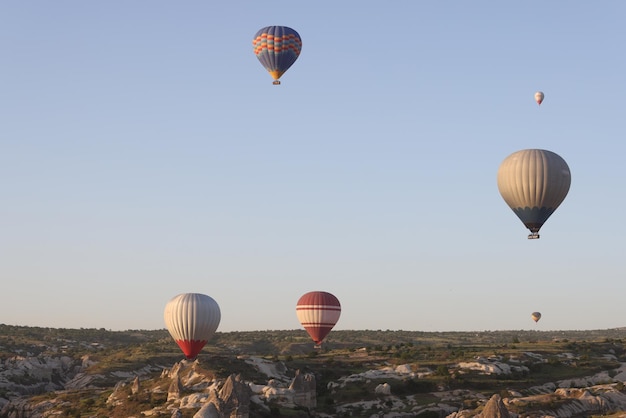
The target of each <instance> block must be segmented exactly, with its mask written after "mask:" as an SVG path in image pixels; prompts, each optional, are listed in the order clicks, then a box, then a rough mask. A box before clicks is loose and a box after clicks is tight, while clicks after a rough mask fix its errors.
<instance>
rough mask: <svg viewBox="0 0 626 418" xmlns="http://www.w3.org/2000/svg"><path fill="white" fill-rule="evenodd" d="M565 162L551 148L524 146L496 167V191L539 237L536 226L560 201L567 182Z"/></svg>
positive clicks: (569, 179) (539, 226) (569, 180)
mask: <svg viewBox="0 0 626 418" xmlns="http://www.w3.org/2000/svg"><path fill="white" fill-rule="evenodd" d="M571 178H572V176H571V174H570V170H569V167H568V166H567V163H566V162H565V160H563V158H561V157H560V156H559V155H557V154H555V153H553V152H552V151H546V150H542V149H526V150H521V151H517V152H514V153H513V154H511V155H509V156H508V157H506V158H505V159H504V161H503V162H502V164H501V165H500V168H499V169H498V190H499V191H500V194H501V195H502V198H503V199H504V201H505V202H506V203H507V204H508V205H509V207H510V208H511V209H512V210H513V212H515V214H516V215H517V217H518V218H519V219H520V220H521V221H522V222H523V223H524V225H525V226H526V228H528V229H529V230H530V232H531V234H530V235H529V236H528V238H529V239H532V238H539V229H540V228H541V227H542V225H543V224H544V222H546V221H547V220H548V218H549V217H550V215H552V214H553V213H554V211H555V210H556V208H558V207H559V205H560V204H561V203H562V202H563V200H564V199H565V196H567V192H568V191H569V187H570V184H571Z"/></svg>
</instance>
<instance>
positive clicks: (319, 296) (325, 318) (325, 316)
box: [296, 292, 341, 345]
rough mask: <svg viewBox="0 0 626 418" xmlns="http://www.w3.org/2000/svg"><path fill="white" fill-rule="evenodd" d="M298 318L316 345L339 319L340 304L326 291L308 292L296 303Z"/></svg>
mask: <svg viewBox="0 0 626 418" xmlns="http://www.w3.org/2000/svg"><path fill="white" fill-rule="evenodd" d="M296 315H297V316H298V320H299V321H300V323H301V324H302V326H303V327H304V329H305V330H306V332H308V333H309V335H310V336H311V338H312V339H313V341H314V342H315V344H316V345H320V344H321V343H322V341H323V340H324V338H326V336H327V335H328V333H329V332H330V330H331V329H333V327H334V326H335V324H336V323H337V321H339V315H341V304H340V303H339V300H338V299H337V298H336V297H335V296H334V295H332V294H330V293H328V292H309V293H305V294H304V295H302V297H300V299H299V300H298V303H297V305H296Z"/></svg>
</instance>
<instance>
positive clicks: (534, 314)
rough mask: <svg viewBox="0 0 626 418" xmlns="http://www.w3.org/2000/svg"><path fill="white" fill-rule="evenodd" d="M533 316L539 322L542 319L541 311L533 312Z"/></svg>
mask: <svg viewBox="0 0 626 418" xmlns="http://www.w3.org/2000/svg"><path fill="white" fill-rule="evenodd" d="M530 316H531V318H532V319H533V321H535V322H537V321H539V320H540V319H541V313H540V312H533V313H532V314H531V315H530Z"/></svg>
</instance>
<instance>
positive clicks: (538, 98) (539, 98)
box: [535, 91, 544, 105]
mask: <svg viewBox="0 0 626 418" xmlns="http://www.w3.org/2000/svg"><path fill="white" fill-rule="evenodd" d="M543 98H544V94H543V92H542V91H538V92H537V93H535V101H536V102H537V104H538V105H541V102H543Z"/></svg>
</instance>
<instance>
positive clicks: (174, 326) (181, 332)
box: [163, 293, 221, 360]
mask: <svg viewBox="0 0 626 418" xmlns="http://www.w3.org/2000/svg"><path fill="white" fill-rule="evenodd" d="M163 317H164V319H165V326H166V327H167V330H168V331H169V333H170V335H171V336H172V338H173V339H174V341H176V344H178V346H179V347H180V349H181V350H182V351H183V353H184V354H185V357H187V359H189V360H192V359H194V358H196V357H197V356H198V354H199V353H200V350H202V347H204V345H205V344H206V343H207V342H208V341H209V340H210V339H211V337H213V334H215V331H216V330H217V327H218V325H219V323H220V319H221V313H220V307H219V306H218V304H217V302H215V300H214V299H213V298H212V297H210V296H207V295H203V294H201V293H183V294H180V295H178V296H175V297H173V298H172V299H171V300H170V301H169V302H167V304H166V305H165V312H164V314H163Z"/></svg>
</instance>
